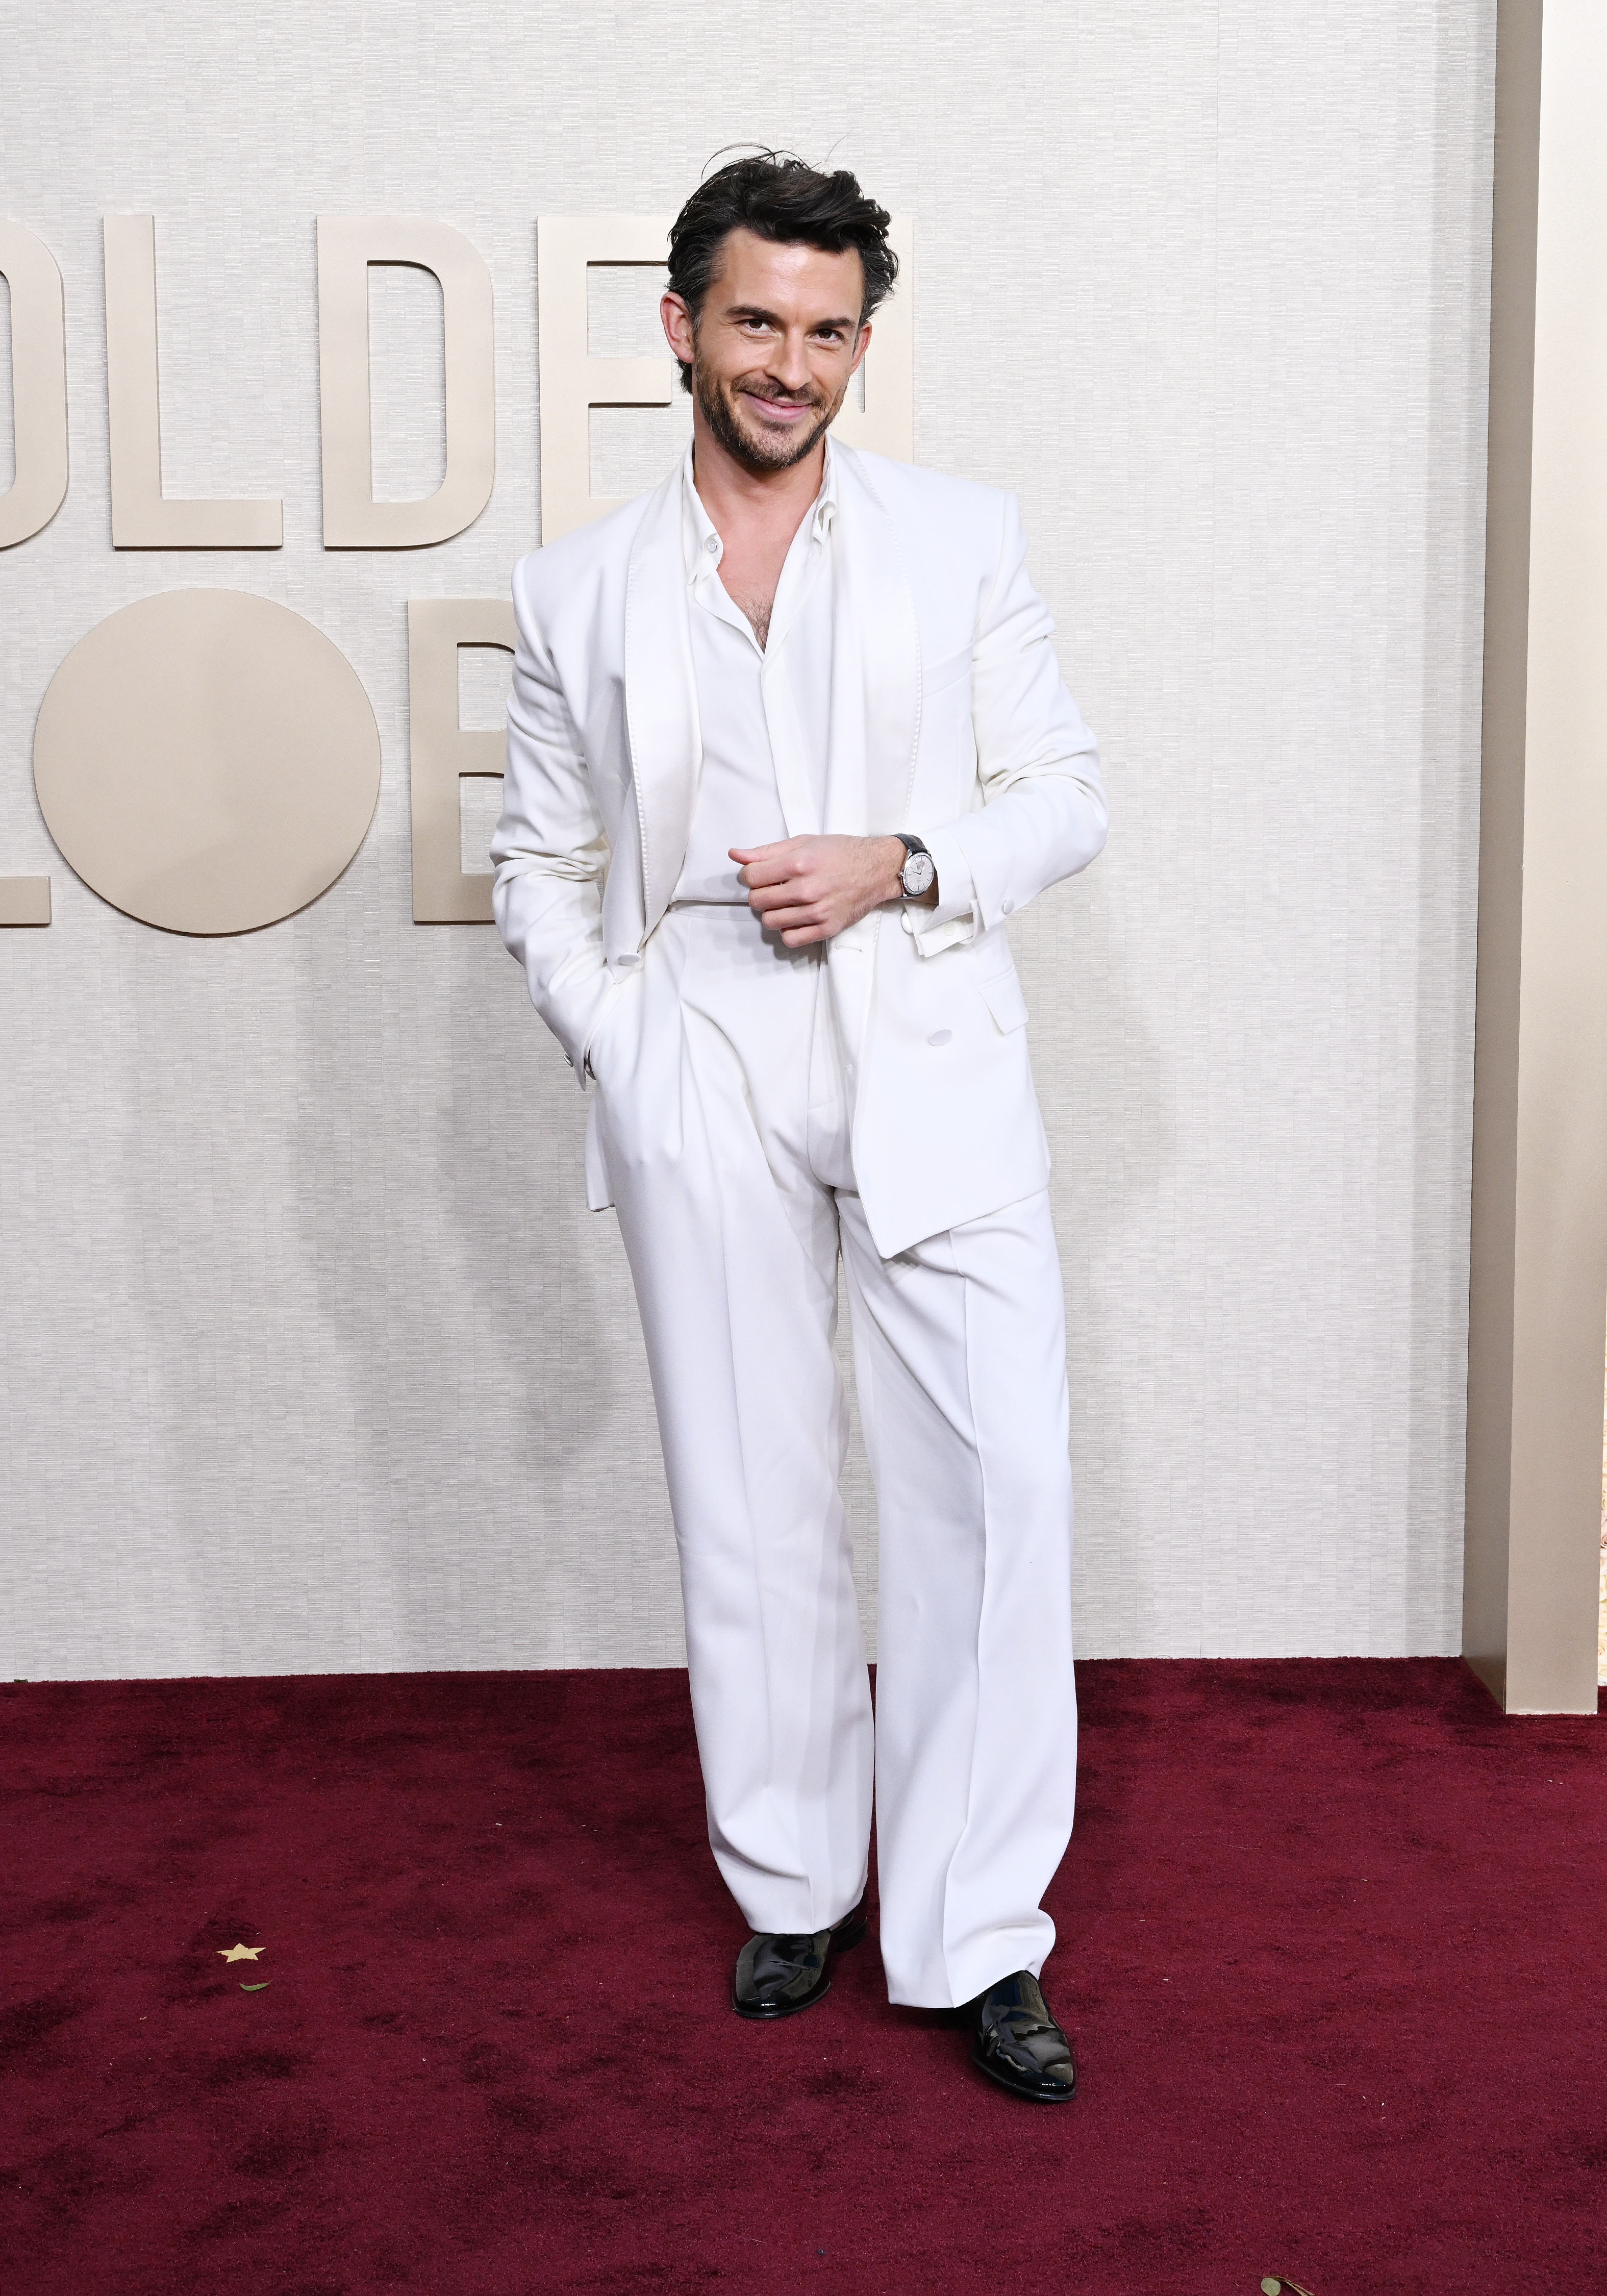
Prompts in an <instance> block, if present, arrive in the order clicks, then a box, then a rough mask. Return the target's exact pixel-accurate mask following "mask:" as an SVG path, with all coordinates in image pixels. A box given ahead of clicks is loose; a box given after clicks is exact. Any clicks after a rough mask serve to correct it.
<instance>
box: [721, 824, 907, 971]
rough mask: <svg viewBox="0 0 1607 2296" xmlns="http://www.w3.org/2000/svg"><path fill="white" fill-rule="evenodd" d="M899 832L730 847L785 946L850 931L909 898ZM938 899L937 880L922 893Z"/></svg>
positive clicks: (759, 912)
mask: <svg viewBox="0 0 1607 2296" xmlns="http://www.w3.org/2000/svg"><path fill="white" fill-rule="evenodd" d="M905 852H906V849H905V844H904V840H903V839H902V838H901V837H787V838H783V840H782V842H781V843H780V844H779V845H755V846H750V847H747V848H745V849H744V848H742V847H738V846H733V847H732V848H731V858H732V859H733V860H734V861H735V862H738V863H740V865H741V866H740V868H739V870H738V875H739V876H740V878H741V880H742V883H743V884H744V885H746V886H747V887H748V906H749V907H750V909H751V910H752V911H753V914H754V915H755V916H756V917H758V919H759V920H760V921H761V922H762V923H763V925H764V927H765V930H766V931H767V932H773V933H775V935H776V936H777V938H778V939H780V940H781V941H782V942H783V943H784V945H785V946H786V947H788V948H808V947H809V946H810V945H811V943H812V942H815V941H821V940H830V939H832V937H833V935H834V934H837V933H840V932H846V931H848V928H849V926H850V925H857V923H858V922H859V920H860V918H861V917H865V916H869V914H870V913H871V911H872V910H873V909H879V908H881V906H882V905H883V903H884V902H887V901H901V900H903V899H904V898H905V892H904V887H903V886H902V884H900V882H899V881H898V872H899V871H900V869H902V868H903V866H904V862H905ZM921 898H922V904H923V906H927V907H931V906H935V904H936V901H937V898H938V889H937V887H936V886H935V885H933V886H932V887H931V890H930V891H928V892H926V893H923V894H922V897H921Z"/></svg>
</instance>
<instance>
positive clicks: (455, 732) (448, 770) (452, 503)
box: [0, 215, 914, 935]
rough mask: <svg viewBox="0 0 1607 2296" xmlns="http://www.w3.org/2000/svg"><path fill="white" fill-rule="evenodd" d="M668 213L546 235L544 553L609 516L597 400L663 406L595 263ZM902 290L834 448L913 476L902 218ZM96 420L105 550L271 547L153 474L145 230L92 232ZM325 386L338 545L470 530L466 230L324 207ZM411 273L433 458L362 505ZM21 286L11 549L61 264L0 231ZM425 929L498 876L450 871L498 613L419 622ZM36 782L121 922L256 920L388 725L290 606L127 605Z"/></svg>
mask: <svg viewBox="0 0 1607 2296" xmlns="http://www.w3.org/2000/svg"><path fill="white" fill-rule="evenodd" d="M667 235H668V219H667V218H666V217H661V216H629V215H613V216H586V217H574V216H545V217H542V218H540V220H539V221H538V222H537V326H538V369H537V376H538V391H539V422H540V439H539V447H540V460H541V534H542V540H543V541H544V542H551V541H553V540H555V539H556V538H557V537H558V536H560V535H562V534H567V533H570V532H572V531H573V530H574V529H575V528H577V527H578V526H582V525H584V524H585V523H586V521H587V520H588V519H593V518H596V517H599V516H601V515H602V514H603V512H606V511H610V510H612V509H614V508H615V507H616V506H617V505H616V504H614V503H613V502H611V501H610V500H607V499H603V498H599V497H597V496H594V495H593V494H592V492H591V481H590V454H589V425H590V419H591V413H592V410H593V408H594V407H599V406H668V405H669V404H670V402H671V399H672V398H673V394H674V392H675V390H676V388H677V386H678V378H677V375H676V366H675V362H674V360H673V359H672V358H671V357H669V355H668V351H666V353H665V354H664V356H663V357H656V358H597V357H592V356H591V354H590V350H589V347H588V340H587V332H588V326H587V313H588V303H587V280H588V273H589V272H590V271H592V270H594V269H595V268H598V267H600V266H638V267H646V266H660V268H661V267H662V266H663V264H664V260H665V257H664V249H665V243H666V239H667ZM893 240H894V244H895V246H896V247H897V249H898V256H899V261H900V266H901V278H900V291H899V293H898V296H897V297H895V299H893V301H892V302H891V303H890V304H889V305H888V306H886V307H885V308H884V309H883V310H882V311H881V312H879V313H878V314H877V317H876V324H875V333H874V340H873V347H872V350H871V352H870V354H869V356H868V357H867V358H866V361H865V369H864V373H865V401H864V405H863V406H852V405H850V406H845V407H844V408H843V411H842V414H840V417H839V418H838V424H837V430H838V434H839V435H840V437H841V438H843V439H845V440H847V441H848V442H849V444H850V445H854V446H863V447H870V448H872V449H873V450H874V451H875V452H877V453H879V454H883V455H895V456H898V457H899V458H900V459H903V460H907V459H908V458H909V456H910V455H911V453H912V451H913V438H914V382H913V350H914V336H913V329H912V324H911V246H910V242H911V227H910V225H909V222H908V221H907V219H901V220H898V221H896V222H895V224H894V225H893ZM103 243H104V250H105V273H106V388H107V431H108V439H109V443H110V450H111V546H112V548H113V549H114V550H278V549H281V548H282V547H283V542H284V515H283V504H281V503H280V502H279V501H277V500H276V499H273V498H259V499H257V500H253V501H225V500H183V499H178V498H176V497H173V496H167V495H164V493H163V492H162V484H161V392H160V359H159V349H158V342H157V292H156V287H157V275H156V263H157V250H156V224H155V219H154V217H151V216H122V215H119V216H107V217H105V218H104V224H103ZM317 248H318V289H317V292H318V398H319V416H320V424H321V433H322V440H323V496H324V500H323V514H324V531H323V542H324V549H325V550H420V549H426V548H428V547H429V546H430V545H431V544H434V543H440V542H446V541H448V540H449V539H450V538H451V537H453V536H454V535H456V534H461V533H463V530H464V529H465V528H467V527H470V526H471V525H472V524H473V523H474V521H475V520H476V519H477V518H479V517H480V513H481V512H482V511H483V510H484V509H485V508H486V505H487V504H488V503H489V501H490V499H491V494H492V488H493V487H494V486H495V484H496V421H495V417H496V357H495V350H494V341H493V329H492V317H493V302H492V287H491V275H490V273H489V271H488V268H487V266H486V265H485V262H484V261H483V259H482V258H481V257H480V254H479V253H478V251H477V250H475V248H474V247H473V246H471V243H470V242H469V241H468V240H467V239H466V238H465V237H464V236H463V234H462V233H461V232H459V231H455V230H454V229H453V228H452V226H451V225H448V224H444V223H439V222H435V221H432V220H430V219H429V218H427V217H405V216H320V217H318V218H317ZM379 264H409V265H414V266H420V267H421V268H422V269H424V270H426V271H429V272H430V273H432V274H433V275H434V277H435V278H436V280H437V281H438V282H439V286H440V291H441V298H442V305H443V311H444V326H445V361H444V391H445V409H444V414H445V436H446V468H445V471H444V474H443V476H442V479H441V482H440V484H439V487H438V488H436V489H435V491H434V492H433V493H432V494H430V495H428V496H423V497H422V499H420V500H418V501H414V502H381V501H376V500H375V498H374V494H373V439H372V434H371V428H370V359H369V315H368V283H369V274H370V271H371V269H372V268H373V266H375V265H379ZM0 276H3V277H4V279H5V281H6V282H7V283H8V285H9V288H10V291H11V309H12V408H13V414H12V429H13V433H14V439H15V462H14V470H15V476H14V479H13V481H12V486H11V488H10V489H9V491H8V492H7V493H6V494H5V495H4V496H0V548H16V547H19V546H20V545H24V544H26V543H27V542H28V541H29V540H30V539H31V537H33V536H35V535H37V534H38V533H40V532H41V531H42V530H43V529H44V528H45V527H46V526H47V525H48V524H49V523H50V521H51V520H52V519H53V517H54V516H55V514H56V512H57V511H58V510H59V509H60V508H61V504H62V503H63V501H64V500H65V499H66V495H67V488H68V483H69V474H68V462H67V362H66V348H65V346H66V336H65V297H64V293H63V289H62V281H61V271H60V268H59V266H57V264H56V261H55V258H54V257H53V255H52V253H51V251H50V250H49V249H48V248H47V247H46V246H45V242H43V241H42V240H41V239H39V238H38V237H37V235H36V234H34V233H32V232H30V231H28V230H26V229H25V228H24V227H23V226H22V225H20V224H16V223H9V222H4V221H0ZM407 644H408V697H409V719H410V742H409V751H410V755H409V764H410V776H411V791H412V827H413V914H414V921H415V922H418V923H420V924H482V923H489V922H490V921H491V891H490V889H491V878H490V874H489V873H488V872H485V873H470V872H466V871H465V870H464V868H463V857H462V849H461V838H460V823H461V819H462V805H461V789H462V783H463V779H464V777H465V776H469V775H500V774H501V772H502V736H501V735H500V734H496V733H487V732H483V731H468V730H465V729H463V727H462V726H460V724H459V711H458V653H459V650H460V648H463V647H470V646H478V647H484V646H499V647H504V648H507V649H510V650H511V649H512V644H513V616H512V607H511V606H510V605H509V603H507V602H506V600H505V599H502V598H458V599H440V598H430V599H420V598H415V599H413V600H411V601H410V602H409V603H408V609H407ZM34 786H35V789H36V791H37V795H38V799H39V806H40V809H41V811H42V812H43V814H44V816H45V824H46V826H47V828H48V829H49V831H50V833H51V836H52V837H53V840H55V843H56V846H57V847H58V849H60V851H61V855H62V857H63V858H64V859H65V860H66V861H67V862H68V863H69V864H70V865H71V867H72V868H73V869H74V870H75V871H76V872H77V873H78V875H79V876H80V877H81V878H82V879H83V880H84V881H85V882H86V884H88V885H90V886H91V887H92V888H93V889H94V891H95V892H97V893H99V894H100V895H101V897H102V898H103V899H104V900H107V901H109V902H111V905H112V906H114V907H116V908H118V909H120V910H122V911H123V912H124V913H125V914H127V915H128V916H131V917H135V918H137V919H138V920H139V921H140V922H143V923H145V924H149V925H155V926H158V927H160V929H161V930H163V931H168V932H179V933H189V934H197V935H220V934H228V933H242V932H255V931H258V930H259V929H260V928H261V927H262V926H264V925H270V924H274V923H276V922H279V920H281V919H282V918H284V917H287V916H291V915H292V914H294V913H295V912H296V911H297V910H299V909H302V908H305V907H306V906H307V904H308V903H309V902H312V901H316V900H317V899H318V898H319V897H320V896H321V895H322V894H324V893H325V892H327V891H328V890H329V888H330V887H331V886H332V884H333V883H334V882H335V881H336V879H337V878H338V877H339V876H340V874H341V873H342V872H343V871H344V870H345V869H346V868H347V867H348V865H349V864H350V862H351V861H352V860H353V859H354V858H355V857H356V855H357V852H358V850H359V849H360V848H361V846H362V843H363V840H364V838H365V835H366V833H367V831H368V826H369V824H370V822H371V821H372V819H373V811H374V807H375V805H376V803H377V801H378V798H379V791H380V736H379V729H378V726H377V725H376V723H375V719H374V714H373V709H372V707H371V706H370V703H369V700H368V696H367V694H366V693H365V691H364V687H363V683H362V680H361V679H360V678H359V677H358V676H357V671H356V670H355V669H354V668H352V666H351V664H350V663H349V662H348V660H346V657H345V656H344V655H343V654H342V653H341V652H340V650H339V648H338V647H337V646H335V645H334V644H332V641H331V640H330V639H329V638H328V637H326V636H325V635H324V633H323V632H322V631H321V630H319V629H317V628H316V627H315V626H314V625H313V623H311V622H310V621H308V620H307V619H305V617H303V616H302V615H300V614H298V613H295V612H292V611H291V609H290V608H288V607H286V606H282V605H279V604H276V603H274V602H272V601H270V600H268V599H266V598H261V597H256V596H253V595H252V594H250V593H248V592H243V591H238V590H176V591H167V592H163V593H161V594H159V595H155V596H152V597H149V598H144V599H141V600H138V601H136V602H135V603H134V604H132V605H127V606H124V607H122V608H121V609H119V611H117V612H116V613H113V614H111V615H109V616H108V617H107V618H106V619H105V620H103V621H102V622H101V623H99V624H98V625H97V626H96V627H94V629H92V630H90V631H89V632H87V634H86V635H85V636H84V637H83V638H81V639H80V640H79V641H78V644H76V645H75V646H74V647H73V648H72V650H71V652H70V653H69V654H68V655H67V657H66V659H65V660H63V661H62V662H61V666H60V668H58V669H57V671H56V673H55V676H53V679H52V680H51V683H50V685H49V688H48V690H47V691H46V693H45V699H44V701H43V703H42V704H41V707H40V709H39V715H38V719H37V725H36V728H35V734H34ZM50 917H51V906H50V880H49V879H48V878H47V877H3V876H0V924H7V925H47V924H48V923H49V922H50Z"/></svg>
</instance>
